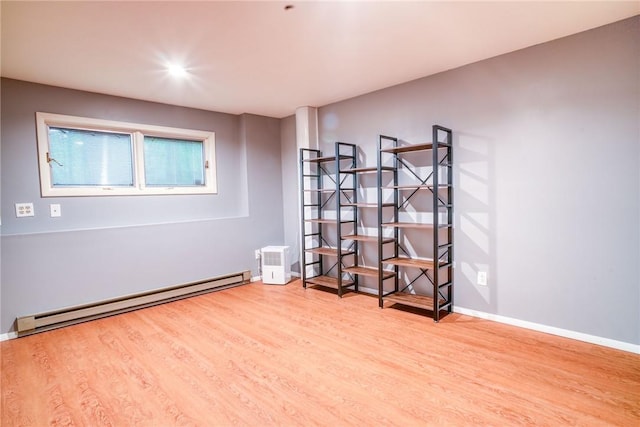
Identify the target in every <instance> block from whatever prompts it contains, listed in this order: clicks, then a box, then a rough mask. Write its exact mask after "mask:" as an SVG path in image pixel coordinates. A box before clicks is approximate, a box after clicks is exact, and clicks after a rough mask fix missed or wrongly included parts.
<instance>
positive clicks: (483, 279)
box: [476, 271, 487, 286]
mask: <svg viewBox="0 0 640 427" xmlns="http://www.w3.org/2000/svg"><path fill="white" fill-rule="evenodd" d="M476 283H477V284H478V286H487V272H486V271H478V277H477V278H476Z"/></svg>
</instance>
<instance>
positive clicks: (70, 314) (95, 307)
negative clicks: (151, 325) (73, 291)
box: [16, 271, 251, 337]
mask: <svg viewBox="0 0 640 427" xmlns="http://www.w3.org/2000/svg"><path fill="white" fill-rule="evenodd" d="M250 281H251V272H250V271H243V272H240V273H234V274H230V275H226V276H220V277H214V278H211V279H207V280H201V281H198V282H191V283H186V284H183V285H178V286H172V287H169V288H162V289H156V290H153V291H149V292H143V293H140V294H134V295H127V296H124V297H120V298H114V299H109V300H105V301H100V302H96V303H92V304H85V305H79V306H75V307H69V308H65V309H61V310H55V311H49V312H46V313H40V314H32V315H31V316H23V317H18V318H17V319H16V323H17V332H18V336H19V337H21V336H25V335H31V334H35V333H38V332H44V331H49V330H52V329H57V328H61V327H63V326H69V325H74V324H77V323H82V322H87V321H89V320H94V319H100V318H102V317H107V316H112V315H115V314H120V313H125V312H127V311H133V310H138V309H140V308H145V307H150V306H153V305H158V304H163V303H165V302H170V301H176V300H179V299H183V298H188V297H192V296H196V295H201V294H205V293H208V292H213V291H218V290H222V289H227V288H230V287H233V286H238V285H243V284H246V283H249V282H250Z"/></svg>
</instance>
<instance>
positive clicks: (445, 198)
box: [378, 125, 454, 322]
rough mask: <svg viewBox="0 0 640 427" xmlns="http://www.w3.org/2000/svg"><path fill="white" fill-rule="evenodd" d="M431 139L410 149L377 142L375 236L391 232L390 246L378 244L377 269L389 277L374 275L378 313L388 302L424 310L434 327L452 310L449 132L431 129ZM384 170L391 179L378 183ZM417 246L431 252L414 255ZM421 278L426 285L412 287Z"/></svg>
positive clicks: (389, 140) (392, 140) (390, 141)
mask: <svg viewBox="0 0 640 427" xmlns="http://www.w3.org/2000/svg"><path fill="white" fill-rule="evenodd" d="M432 138H433V139H432V142H430V143H423V144H415V145H404V144H400V141H399V140H398V139H397V138H394V137H391V136H386V135H381V136H380V138H379V142H378V234H379V236H384V235H390V234H391V233H392V234H393V245H392V248H390V249H389V248H386V247H385V245H384V243H383V241H382V240H380V241H379V244H378V254H379V256H378V262H379V267H378V268H379V269H380V271H383V270H384V271H386V272H389V271H390V272H393V275H391V276H387V275H386V274H384V275H380V276H379V279H378V297H379V305H380V307H381V308H382V307H384V302H385V301H389V302H393V303H396V304H401V305H406V306H411V307H416V308H421V309H426V310H430V311H431V312H432V313H433V318H434V320H435V321H436V322H438V321H439V320H440V318H441V312H443V311H446V312H451V311H452V308H453V251H454V247H453V142H452V141H453V140H452V131H451V130H450V129H447V128H445V127H442V126H438V125H434V126H433V127H432ZM388 167H391V168H392V170H393V177H392V179H391V182H388V181H386V182H383V175H382V174H383V171H384V169H385V168H388ZM401 171H402V172H403V174H402V177H401V176H400V172H401ZM401 178H402V179H401ZM401 180H402V182H400V181H401ZM389 193H391V194H389ZM387 199H390V200H393V209H391V210H390V211H391V212H389V211H387V210H385V209H384V206H383V202H384V201H385V200H387ZM415 205H417V206H418V208H425V207H427V208H430V210H431V212H430V214H431V219H430V220H429V219H427V218H426V217H427V216H428V215H427V214H429V212H418V211H417V210H416V209H413V210H412V209H411V208H412V207H413V206H415ZM421 214H422V215H423V216H422V217H420V215H421ZM400 216H403V217H404V219H403V220H402V221H401V220H400ZM389 230H392V231H391V232H390V231H389ZM425 239H430V245H425V244H424V243H425ZM423 246H427V247H430V248H429V249H430V252H431V253H430V254H429V253H417V250H416V248H418V249H423V250H425V248H424V247H423ZM423 277H424V278H426V283H427V286H422V287H420V286H417V285H418V281H419V280H420V279H421V278H423ZM392 279H393V288H392V289H391V290H389V288H390V287H391V285H390V284H389V282H391V280H392ZM429 288H430V289H429Z"/></svg>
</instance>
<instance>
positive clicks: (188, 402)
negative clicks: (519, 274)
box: [0, 281, 640, 426]
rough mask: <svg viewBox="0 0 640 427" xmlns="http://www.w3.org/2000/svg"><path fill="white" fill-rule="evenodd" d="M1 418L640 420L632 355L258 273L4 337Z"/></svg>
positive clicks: (74, 421)
mask: <svg viewBox="0 0 640 427" xmlns="http://www.w3.org/2000/svg"><path fill="white" fill-rule="evenodd" d="M0 346H1V347H0V348H1V353H2V361H1V364H2V372H1V378H0V379H1V381H2V383H1V385H2V390H1V393H2V407H1V418H0V424H1V425H2V426H5V425H6V426H18V425H24V426H41V425H47V424H51V425H91V426H103V425H104V426H106V425H112V426H119V425H127V426H129V425H139V426H151V425H154V426H159V425H162V426H165V425H216V426H217V425H248V426H255V425H305V426H306V425H398V426H408V425H589V426H590V425H615V426H637V425H638V424H639V423H640V356H638V355H636V354H631V353H626V352H622V351H617V350H613V349H609V348H605V347H600V346H596V345H591V344H587V343H583V342H579V341H573V340H569V339H565V338H561V337H556V336H552V335H547V334H542V333H538V332H534V331H530V330H525V329H519V328H516V327H513V326H509V325H504V324H498V323H493V322H489V321H485V320H481V319H476V318H471V317H468V316H462V315H458V314H451V315H448V316H446V317H445V318H444V319H443V320H441V321H440V323H438V324H436V323H434V322H433V321H432V319H431V318H430V317H427V316H420V315H417V314H415V313H411V312H408V311H404V310H388V309H384V310H381V309H379V308H377V298H372V297H370V296H366V295H363V294H357V293H348V294H347V295H345V296H344V297H343V298H337V296H336V295H335V294H334V293H331V292H326V291H321V290H316V289H311V288H308V289H306V290H305V289H303V288H302V286H301V284H300V282H299V281H296V282H293V283H290V284H288V285H286V286H269V285H263V284H261V283H259V282H258V283H255V284H251V285H247V286H241V287H237V288H233V289H228V290H224V291H220V292H215V293H211V294H207V295H202V296H199V297H194V298H190V299H185V300H181V301H176V302H173V303H170V304H164V305H160V306H156V307H152V308H148V309H144V310H138V311H135V312H131V313H127V314H122V315H118V316H113V317H110V318H105V319H101V320H96V321H93V322H88V323H85V324H81V325H76V326H71V327H67V328H63V329H59V330H55V331H50V332H45V333H42V334H38V335H33V336H29V337H25V338H20V339H17V340H11V341H5V342H3V343H1V344H0Z"/></svg>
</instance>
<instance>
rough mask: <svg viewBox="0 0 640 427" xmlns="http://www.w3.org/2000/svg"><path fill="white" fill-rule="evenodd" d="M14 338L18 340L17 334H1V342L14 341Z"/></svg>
mask: <svg viewBox="0 0 640 427" xmlns="http://www.w3.org/2000/svg"><path fill="white" fill-rule="evenodd" d="M14 338H18V333H17V332H7V333H6V334H0V342H2V341H7V340H12V339H14Z"/></svg>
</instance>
